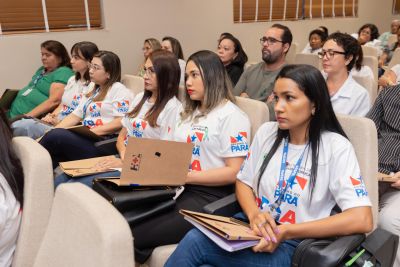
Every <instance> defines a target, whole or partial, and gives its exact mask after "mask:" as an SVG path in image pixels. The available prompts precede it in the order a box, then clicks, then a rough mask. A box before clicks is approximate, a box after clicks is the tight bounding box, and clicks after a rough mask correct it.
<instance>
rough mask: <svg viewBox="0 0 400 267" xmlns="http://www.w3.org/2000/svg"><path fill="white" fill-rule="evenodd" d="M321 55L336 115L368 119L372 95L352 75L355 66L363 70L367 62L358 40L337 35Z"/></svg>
mask: <svg viewBox="0 0 400 267" xmlns="http://www.w3.org/2000/svg"><path fill="white" fill-rule="evenodd" d="M318 55H319V56H320V58H321V59H322V67H323V71H324V72H325V74H326V84H327V86H328V91H329V95H330V97H331V102H332V106H333V110H334V111H335V112H336V113H342V114H347V115H356V116H365V115H366V114H367V112H368V111H369V108H370V99H369V94H368V91H367V89H365V88H363V87H362V86H361V85H360V84H358V83H357V82H356V81H354V80H353V78H352V76H351V75H350V74H349V72H350V71H351V69H352V68H353V66H354V67H356V68H358V69H359V68H361V64H362V60H363V54H362V49H361V46H360V45H359V44H358V42H357V40H355V39H354V38H353V37H351V36H350V35H348V34H346V33H340V32H335V33H333V34H331V35H329V37H328V40H327V41H326V42H325V44H324V46H323V48H322V51H321V52H319V53H318Z"/></svg>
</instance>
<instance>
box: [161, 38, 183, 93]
mask: <svg viewBox="0 0 400 267" xmlns="http://www.w3.org/2000/svg"><path fill="white" fill-rule="evenodd" d="M161 48H162V49H163V50H167V51H170V52H172V53H174V54H175V56H176V58H177V59H178V62H179V67H180V68H181V78H180V80H179V86H180V87H182V88H183V87H185V67H186V62H185V60H184V58H183V50H182V46H181V43H179V41H178V40H177V39H175V38H173V37H170V36H166V37H164V38H163V39H162V42H161Z"/></svg>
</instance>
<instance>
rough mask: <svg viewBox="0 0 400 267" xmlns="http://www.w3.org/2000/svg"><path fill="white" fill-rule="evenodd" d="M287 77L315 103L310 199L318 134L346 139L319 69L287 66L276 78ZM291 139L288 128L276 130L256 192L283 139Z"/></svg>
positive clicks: (309, 134)
mask: <svg viewBox="0 0 400 267" xmlns="http://www.w3.org/2000/svg"><path fill="white" fill-rule="evenodd" d="M280 78H286V79H290V80H292V81H294V82H295V83H296V84H297V86H298V87H299V89H300V90H301V91H303V92H304V94H305V95H306V96H307V98H308V99H309V100H310V101H311V102H312V103H313V104H314V108H315V113H314V115H312V117H311V119H310V124H309V126H308V139H309V143H310V148H311V175H310V192H311V193H310V196H311V197H310V199H311V198H312V192H313V189H314V185H315V181H316V178H317V170H318V156H319V144H320V141H321V140H320V139H321V134H322V133H323V132H325V131H328V132H334V133H338V134H340V135H342V136H344V137H346V138H347V136H346V134H345V133H344V131H343V129H342V126H340V124H339V121H338V120H337V118H336V115H335V112H334V111H333V108H332V104H331V100H330V97H329V93H328V88H327V86H326V83H325V80H324V77H323V76H322V74H321V72H320V71H319V70H318V69H316V68H315V67H313V66H311V65H303V64H301V65H287V66H285V67H283V68H282V70H281V71H280V72H279V74H278V76H277V78H276V80H277V79H280ZM286 137H287V138H290V136H289V130H282V129H278V133H277V136H276V139H275V142H274V144H273V145H272V148H271V150H270V151H269V152H268V154H267V156H266V157H265V158H264V161H263V163H262V165H261V167H260V171H259V174H258V180H257V192H258V191H259V187H260V182H261V177H262V175H263V174H264V171H265V169H266V168H267V166H268V163H269V162H270V160H271V158H272V156H273V155H274V154H275V152H276V150H277V149H278V147H279V145H280V144H281V142H282V140H283V139H284V138H286Z"/></svg>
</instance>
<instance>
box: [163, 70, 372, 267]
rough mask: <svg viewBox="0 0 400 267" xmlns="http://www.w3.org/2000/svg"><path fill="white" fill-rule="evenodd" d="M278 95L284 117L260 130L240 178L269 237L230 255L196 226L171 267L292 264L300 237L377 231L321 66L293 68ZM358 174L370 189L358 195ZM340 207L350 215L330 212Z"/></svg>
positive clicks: (240, 194) (251, 215) (245, 205)
mask: <svg viewBox="0 0 400 267" xmlns="http://www.w3.org/2000/svg"><path fill="white" fill-rule="evenodd" d="M273 92H274V98H275V105H274V110H275V115H276V118H277V122H268V123H265V124H264V125H263V126H261V127H260V129H259V130H258V131H257V133H256V136H255V139H254V141H253V143H252V146H251V148H250V152H249V156H248V158H247V160H246V162H245V164H244V167H243V169H242V171H241V172H240V173H239V174H238V180H237V181H236V196H237V199H238V201H239V203H240V205H241V207H242V209H243V212H244V214H243V216H245V217H247V218H248V220H249V222H250V226H251V229H252V231H253V232H254V234H256V235H259V236H261V237H263V238H262V239H260V242H259V243H258V244H257V245H256V246H254V247H253V248H252V249H245V250H241V251H238V252H235V253H230V254H229V252H226V251H224V250H222V249H220V248H219V247H218V246H217V245H215V244H214V243H213V242H212V241H211V240H209V239H208V238H207V237H205V236H204V235H203V234H202V233H201V232H200V231H198V230H192V231H191V232H190V233H189V234H188V235H186V237H185V238H184V239H183V240H182V241H181V243H180V244H179V246H178V248H177V249H176V250H175V252H174V253H173V254H172V256H171V257H170V258H169V260H168V262H167V264H166V266H202V265H207V266H291V257H292V255H293V253H294V250H295V248H296V246H297V245H298V243H299V240H298V239H302V238H322V237H330V236H336V235H348V234H352V233H365V232H368V231H370V230H371V229H372V213H371V208H370V206H371V203H370V201H369V199H368V197H367V194H366V189H365V185H364V183H363V182H362V178H361V176H360V169H359V166H358V162H357V158H356V156H355V152H354V150H353V148H352V146H351V144H350V142H349V141H348V140H347V138H346V135H345V133H344V132H343V130H342V128H341V126H340V124H339V122H338V120H337V119H336V116H335V114H334V112H333V109H332V106H331V104H330V100H329V95H328V90H327V88H326V86H325V83H324V79H323V77H322V75H321V73H320V72H319V70H317V69H316V68H314V67H312V66H309V65H288V66H286V67H284V68H283V69H282V70H281V72H280V73H279V74H278V77H277V80H276V83H275V86H274V91H273ZM351 179H356V180H357V181H359V182H361V183H360V184H359V188H358V189H360V190H364V191H363V192H365V194H359V195H358V194H356V191H355V188H354V186H353V184H352V181H351ZM335 204H337V205H339V207H340V208H341V209H342V211H343V212H342V213H339V214H337V215H333V216H330V213H331V210H332V208H333V207H334V206H335ZM354 218H357V220H354ZM255 252H262V253H255ZM265 252H268V253H265ZM205 254H207V256H205Z"/></svg>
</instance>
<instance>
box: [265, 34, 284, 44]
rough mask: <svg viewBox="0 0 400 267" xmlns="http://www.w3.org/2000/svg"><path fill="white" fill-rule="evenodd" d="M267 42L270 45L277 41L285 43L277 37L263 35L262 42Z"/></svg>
mask: <svg viewBox="0 0 400 267" xmlns="http://www.w3.org/2000/svg"><path fill="white" fill-rule="evenodd" d="M265 42H267V44H268V45H274V44H276V43H283V41H282V40H278V39H275V38H274V37H265V36H263V37H261V38H260V44H261V45H264V43H265Z"/></svg>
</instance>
